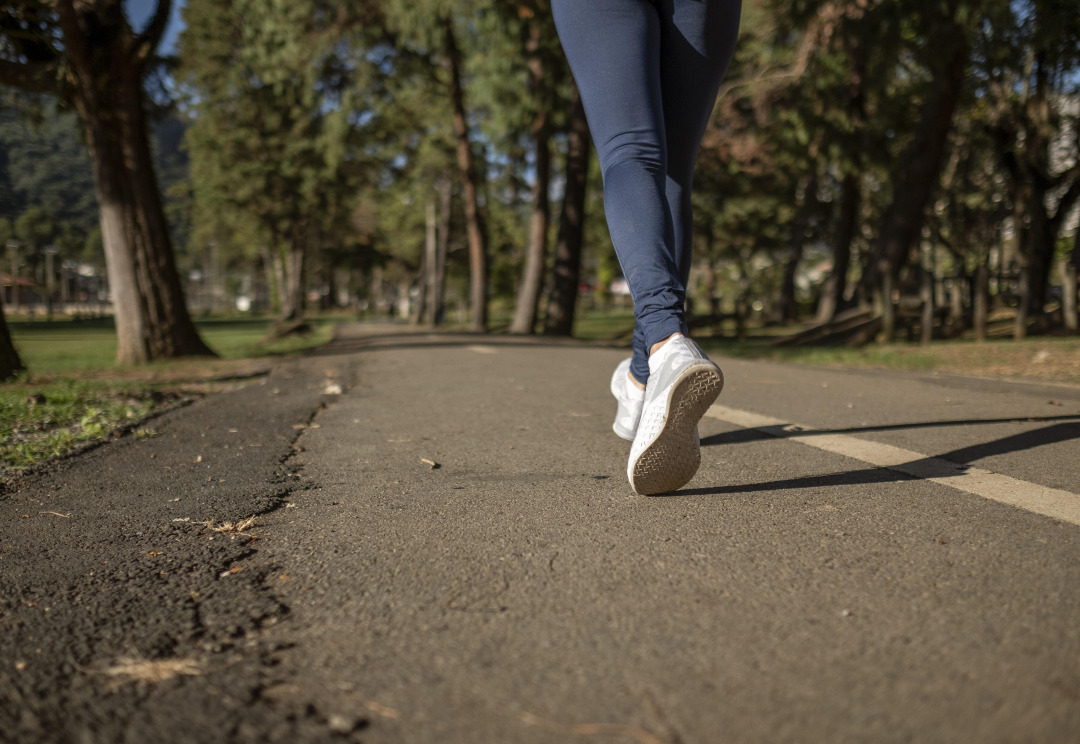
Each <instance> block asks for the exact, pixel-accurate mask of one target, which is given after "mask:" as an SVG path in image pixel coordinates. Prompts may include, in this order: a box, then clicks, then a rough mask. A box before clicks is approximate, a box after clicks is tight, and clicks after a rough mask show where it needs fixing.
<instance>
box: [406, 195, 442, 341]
mask: <svg viewBox="0 0 1080 744" xmlns="http://www.w3.org/2000/svg"><path fill="white" fill-rule="evenodd" d="M437 244H438V233H437V218H436V215H435V201H434V200H433V199H431V198H428V203H427V206H426V207H425V210H424V255H423V257H422V258H421V259H420V280H419V281H418V282H417V285H418V289H419V291H418V292H417V296H416V307H414V308H413V316H412V318H411V319H410V320H411V321H412V323H413V325H419V324H421V323H424V322H427V321H428V317H429V316H430V314H431V313H430V312H429V309H428V306H429V304H430V303H429V302H428V300H429V299H430V296H431V295H432V294H433V292H432V286H433V285H434V282H433V281H432V277H434V276H435V261H436V257H435V254H436V252H437V248H436V247H437Z"/></svg>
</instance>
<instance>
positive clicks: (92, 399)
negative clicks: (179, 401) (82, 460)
mask: <svg viewBox="0 0 1080 744" xmlns="http://www.w3.org/2000/svg"><path fill="white" fill-rule="evenodd" d="M162 399H163V398H162V396H161V395H160V394H159V395H154V393H153V391H150V390H147V389H146V388H145V387H143V386H139V385H130V384H127V385H121V384H116V383H107V382H101V381H89V380H70V379H68V380H58V381H56V382H52V383H48V384H43V385H32V384H25V383H15V384H6V385H0V464H2V465H3V467H4V468H11V469H20V468H25V467H28V466H29V465H32V464H34V463H35V462H38V461H40V460H43V459H45V458H48V457H55V456H57V455H63V454H65V453H67V452H70V451H71V450H72V449H73V448H74V447H75V446H76V445H79V444H81V443H83V442H89V441H94V440H97V439H101V438H103V437H104V436H106V435H108V434H109V433H110V432H112V431H115V430H116V429H118V428H119V427H122V426H124V425H126V424H130V423H132V422H133V421H137V420H138V419H140V418H142V417H143V416H145V415H146V414H148V413H149V412H150V411H151V410H153V408H154V407H155V406H156V405H158V404H159V403H160V402H161V400H162Z"/></svg>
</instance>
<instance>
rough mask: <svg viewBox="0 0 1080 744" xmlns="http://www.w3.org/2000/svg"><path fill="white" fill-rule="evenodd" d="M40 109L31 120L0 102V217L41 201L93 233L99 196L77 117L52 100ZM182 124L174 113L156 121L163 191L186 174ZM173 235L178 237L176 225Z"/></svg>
mask: <svg viewBox="0 0 1080 744" xmlns="http://www.w3.org/2000/svg"><path fill="white" fill-rule="evenodd" d="M40 110H43V111H45V112H46V113H45V115H44V116H43V117H42V118H41V120H40V121H36V122H33V123H30V122H29V121H28V117H26V116H25V115H23V114H21V113H20V112H19V111H18V110H17V109H15V108H12V107H7V106H4V107H0V218H7V219H8V220H10V221H11V222H14V221H15V220H16V219H18V217H19V216H20V215H21V214H22V213H23V212H25V211H26V210H27V209H29V208H30V207H40V208H41V209H44V210H45V211H46V212H48V213H49V214H50V215H52V216H53V217H54V218H56V220H58V221H60V222H67V223H69V224H71V226H72V227H74V228H76V229H78V230H79V231H81V232H84V233H86V234H90V233H92V232H93V231H94V230H95V229H97V226H98V211H97V201H96V199H95V197H94V180H93V174H92V172H91V169H90V156H89V155H88V154H87V152H86V147H85V145H84V144H83V143H82V140H81V137H80V135H79V125H78V121H77V119H76V117H75V115H74V114H73V113H70V112H66V111H59V110H57V108H56V106H54V105H51V103H50V104H48V105H44V106H41V107H40ZM184 130H185V125H184V123H183V122H182V121H181V120H180V119H179V118H177V117H175V116H166V117H165V118H162V119H160V120H158V121H156V122H155V123H154V124H153V143H154V155H155V158H154V159H155V163H154V165H155V168H156V169H157V176H158V182H159V184H160V187H161V190H162V193H163V194H168V192H169V189H170V188H171V187H172V186H174V185H176V184H177V183H181V182H183V181H186V180H187V177H188V157H187V153H186V152H184V151H183V149H182V144H183V140H184ZM175 227H176V226H174V228H175ZM174 237H179V236H178V235H175V230H174ZM178 245H182V243H178Z"/></svg>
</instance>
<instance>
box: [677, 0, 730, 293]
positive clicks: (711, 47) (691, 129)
mask: <svg viewBox="0 0 1080 744" xmlns="http://www.w3.org/2000/svg"><path fill="white" fill-rule="evenodd" d="M657 5H658V8H659V10H660V18H661V23H660V28H661V31H660V88H661V91H662V99H663V108H664V127H665V133H666V136H667V139H666V144H667V153H668V160H667V180H666V183H665V189H664V192H665V195H666V197H667V201H668V205H669V210H670V212H671V216H672V232H673V235H674V243H673V245H674V246H675V249H676V264H677V266H678V273H679V280H680V282H681V283H682V286H683V289H684V291H685V289H686V284H687V281H688V280H689V277H690V253H691V243H692V240H691V232H692V230H693V214H692V209H691V202H690V188H691V182H692V181H693V177H694V162H695V161H696V159H697V153H698V148H699V147H700V145H701V138H702V137H703V136H704V134H705V127H706V126H707V125H708V123H709V117H710V115H711V114H712V110H713V106H714V105H715V103H716V94H717V92H718V91H719V89H720V83H721V81H722V79H723V77H724V73H725V72H726V71H727V66H728V63H729V62H730V61H731V56H732V54H733V53H734V50H735V40H736V37H737V35H738V32H739V16H740V13H741V10H742V2H741V0H658V1H657Z"/></svg>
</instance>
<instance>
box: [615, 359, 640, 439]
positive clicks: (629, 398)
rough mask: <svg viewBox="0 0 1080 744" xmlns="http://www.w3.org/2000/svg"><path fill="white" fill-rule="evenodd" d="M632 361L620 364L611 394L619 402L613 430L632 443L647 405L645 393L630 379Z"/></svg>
mask: <svg viewBox="0 0 1080 744" xmlns="http://www.w3.org/2000/svg"><path fill="white" fill-rule="evenodd" d="M630 361H631V360H630V359H624V360H623V361H621V362H619V366H618V367H616V368H615V374H613V375H612V376H611V394H612V395H613V396H615V400H617V401H618V402H619V410H618V411H616V413H615V423H613V424H612V425H611V429H612V431H614V432H615V433H616V434H618V435H619V436H620V437H622V438H623V439H628V440H630V441H631V442H632V441H634V434H636V433H637V428H638V419H640V418H641V407H642V406H643V405H644V404H645V391H644V390H643V389H641V388H639V387H638V386H637V385H635V384H634V383H633V381H632V380H631V379H630Z"/></svg>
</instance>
